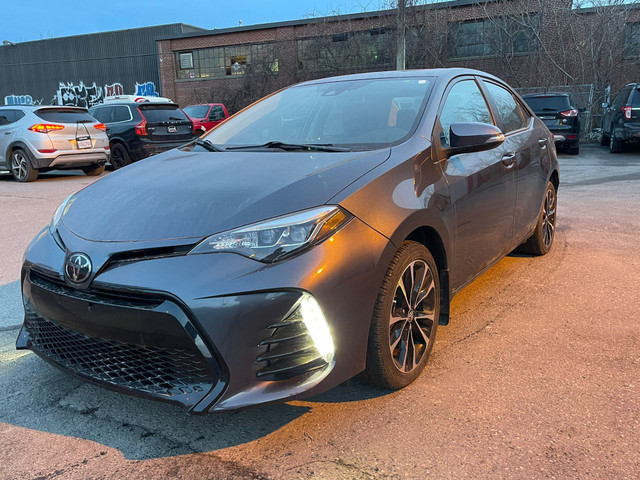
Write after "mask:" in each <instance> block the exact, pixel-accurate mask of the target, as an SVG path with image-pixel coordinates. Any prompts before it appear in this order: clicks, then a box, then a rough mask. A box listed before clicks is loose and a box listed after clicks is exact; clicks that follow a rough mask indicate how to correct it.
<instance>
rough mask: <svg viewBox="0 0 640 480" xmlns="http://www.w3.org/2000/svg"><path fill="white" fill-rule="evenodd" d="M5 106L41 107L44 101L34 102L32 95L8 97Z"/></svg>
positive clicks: (5, 99) (5, 98)
mask: <svg viewBox="0 0 640 480" xmlns="http://www.w3.org/2000/svg"><path fill="white" fill-rule="evenodd" d="M4 104H5V105H40V104H42V99H40V100H34V99H33V97H32V96H31V95H7V96H6V97H4Z"/></svg>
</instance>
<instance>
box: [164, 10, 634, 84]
mask: <svg viewBox="0 0 640 480" xmlns="http://www.w3.org/2000/svg"><path fill="white" fill-rule="evenodd" d="M539 32H540V16H539V14H531V15H522V17H521V18H518V19H515V18H510V17H501V18H487V19H477V20H469V21H464V22H453V23H449V24H448V26H447V50H448V56H449V58H450V59H452V60H459V59H467V58H482V57H493V56H508V55H514V54H526V53H530V52H534V51H536V50H537V49H538V43H539V39H538V37H539ZM431 34H432V32H430V31H420V30H418V29H412V28H410V29H409V30H408V32H407V37H408V44H410V45H418V46H419V45H420V44H421V36H422V35H431ZM297 46H298V69H300V70H306V71H309V72H316V71H323V70H325V71H326V70H332V71H336V70H337V71H339V70H341V69H346V68H348V69H353V68H358V67H368V68H369V67H385V66H392V65H393V64H394V60H395V30H394V29H392V28H386V29H373V30H367V31H358V32H348V33H341V34H336V35H327V36H321V37H313V38H305V39H301V40H298V41H297ZM625 55H626V56H637V55H640V23H633V24H628V25H627V26H626V27H625ZM410 61H411V59H410ZM409 66H410V67H419V66H420V65H409ZM278 70H279V64H278V51H277V43H265V44H255V45H238V46H227V47H214V48H203V49H198V50H192V51H188V52H178V53H176V78H178V79H190V78H210V77H211V78H216V77H218V78H219V77H226V76H231V75H244V74H246V73H248V72H250V71H251V72H254V73H277V72H278Z"/></svg>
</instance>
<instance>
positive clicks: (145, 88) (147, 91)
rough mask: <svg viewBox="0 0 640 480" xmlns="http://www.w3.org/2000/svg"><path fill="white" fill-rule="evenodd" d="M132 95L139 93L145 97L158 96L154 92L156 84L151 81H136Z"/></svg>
mask: <svg viewBox="0 0 640 480" xmlns="http://www.w3.org/2000/svg"><path fill="white" fill-rule="evenodd" d="M134 95H141V96H145V97H159V96H160V95H159V94H158V92H156V86H155V84H154V83H153V82H145V83H138V82H136V93H135V94H134Z"/></svg>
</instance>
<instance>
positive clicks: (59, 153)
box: [0, 105, 110, 182]
mask: <svg viewBox="0 0 640 480" xmlns="http://www.w3.org/2000/svg"><path fill="white" fill-rule="evenodd" d="M109 154H110V150H109V138H108V137H107V134H106V132H105V126H104V124H102V123H99V122H98V121H97V120H96V119H95V118H93V117H92V116H91V115H89V112H88V111H87V110H86V109H85V108H77V107H61V106H18V105H15V106H14V105H12V106H0V169H7V170H10V171H11V173H12V175H13V177H14V178H15V179H16V180H17V181H19V182H32V181H33V180H35V179H36V178H38V173H39V172H45V171H47V170H53V169H60V170H65V169H81V170H82V171H83V172H84V173H85V174H87V175H100V174H101V173H102V172H104V165H105V163H107V162H108V161H109Z"/></svg>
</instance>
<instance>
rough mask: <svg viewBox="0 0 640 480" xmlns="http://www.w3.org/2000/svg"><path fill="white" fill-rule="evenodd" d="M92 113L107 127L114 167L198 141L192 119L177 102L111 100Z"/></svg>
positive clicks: (91, 111)
mask: <svg viewBox="0 0 640 480" xmlns="http://www.w3.org/2000/svg"><path fill="white" fill-rule="evenodd" d="M89 112H90V113H91V115H93V116H94V117H95V118H97V119H98V120H99V121H101V122H102V123H104V124H105V125H106V126H107V135H108V136H109V143H110V145H111V165H113V168H120V167H124V166H125V165H128V164H130V163H131V162H135V161H136V160H140V159H142V158H145V157H148V156H149V155H153V154H155V153H160V152H164V151H165V150H170V149H172V148H175V147H179V146H181V145H184V144H185V143H187V142H189V141H191V140H193V139H194V138H195V135H194V133H193V124H192V123H191V120H189V117H187V116H186V115H185V113H184V112H183V111H182V110H181V109H180V107H179V106H178V105H176V104H175V103H167V102H162V103H160V102H157V103H156V102H149V101H147V102H141V103H136V102H133V101H109V102H105V103H103V104H101V105H96V106H94V107H92V108H91V109H90V110H89Z"/></svg>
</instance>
